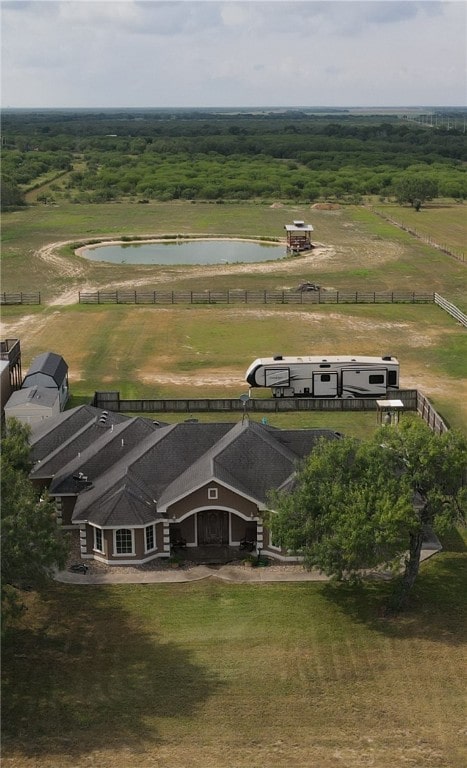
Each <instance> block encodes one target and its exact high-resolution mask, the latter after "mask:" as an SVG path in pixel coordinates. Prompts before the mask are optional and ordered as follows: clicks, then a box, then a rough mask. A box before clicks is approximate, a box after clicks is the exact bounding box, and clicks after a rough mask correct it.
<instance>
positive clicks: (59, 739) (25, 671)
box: [2, 537, 467, 768]
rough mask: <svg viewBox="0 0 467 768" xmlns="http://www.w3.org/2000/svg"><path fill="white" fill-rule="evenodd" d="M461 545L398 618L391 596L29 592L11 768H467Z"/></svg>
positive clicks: (260, 588)
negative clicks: (387, 611)
mask: <svg viewBox="0 0 467 768" xmlns="http://www.w3.org/2000/svg"><path fill="white" fill-rule="evenodd" d="M455 544H456V548H457V550H458V551H445V552H444V553H443V554H441V555H439V556H437V557H436V558H434V559H433V560H431V561H428V562H427V563H425V564H424V565H423V566H422V571H421V575H420V578H419V581H418V582H417V585H416V587H415V590H414V595H413V599H412V604H411V609H410V611H409V612H408V613H407V614H405V615H402V616H401V617H399V618H398V619H387V618H385V617H384V615H383V614H382V613H381V611H380V609H381V606H382V604H383V601H384V600H385V597H386V596H387V591H388V585H387V583H377V584H376V583H373V584H372V585H370V584H367V585H366V586H365V587H362V588H357V587H346V588H343V589H342V588H339V589H336V588H335V587H333V586H332V585H330V584H323V583H302V584H291V583H289V584H280V583H279V584H278V583H276V584H262V585H247V584H240V585H233V584H223V583H220V582H218V581H217V580H215V579H209V580H207V581H203V582H199V583H192V584H177V585H175V584H174V585H157V584H152V585H151V584H147V585H119V586H116V585H115V586H103V587H91V586H89V587H82V586H70V585H67V586H65V585H59V584H52V585H50V586H49V587H48V588H47V589H46V590H44V591H43V592H42V593H34V592H31V593H29V595H28V596H27V599H28V611H27V613H26V614H25V616H24V618H23V619H22V620H21V621H20V623H19V625H18V627H17V628H16V629H15V631H14V632H13V633H12V634H11V635H10V636H9V637H8V638H7V641H6V643H5V646H4V652H3V670H4V688H3V750H2V751H3V760H2V765H3V766H4V768H52V766H53V768H75V766H80V767H82V768H85V767H86V766H89V767H90V766H99V768H128V766H130V765H131V766H136V767H138V766H139V768H155V767H156V766H157V767H159V766H160V767H161V768H162V766H170V767H171V768H186V766H188V765H189V766H193V768H206V767H208V768H232V767H234V768H247V766H252V765H254V766H257V767H258V768H260V767H261V768H274V767H276V768H290V766H296V767H297V768H310V766H316V768H335V766H338V765H343V766H344V765H345V766H346V768H361V767H362V766H375V768H376V767H377V768H394V766H403V765H410V766H414V768H422V766H423V768H430V767H431V768H463V766H464V765H465V759H466V753H465V749H464V747H465V742H464V734H465V723H464V722H463V720H464V713H465V666H464V664H463V662H464V648H465V639H466V638H465V626H466V625H465V601H463V595H464V594H465V589H466V586H467V585H466V584H465V569H463V567H462V558H463V555H462V552H461V550H462V549H463V542H462V541H461V540H460V538H459V537H458V538H457V539H456V541H455ZM448 550H449V547H448Z"/></svg>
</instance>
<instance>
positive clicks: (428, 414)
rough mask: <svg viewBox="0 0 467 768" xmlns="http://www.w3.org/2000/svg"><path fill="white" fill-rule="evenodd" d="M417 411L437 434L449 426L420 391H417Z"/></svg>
mask: <svg viewBox="0 0 467 768" xmlns="http://www.w3.org/2000/svg"><path fill="white" fill-rule="evenodd" d="M417 413H418V414H419V416H421V417H422V419H423V421H425V422H426V423H427V424H428V426H429V427H430V429H431V430H432V431H433V432H436V433H437V434H438V435H442V434H443V432H447V431H448V429H449V427H448V425H447V424H446V422H445V421H444V420H443V419H442V418H441V416H440V415H439V413H438V412H437V411H435V409H434V408H433V406H432V404H431V403H430V401H429V400H428V398H427V397H425V395H423V394H422V393H421V392H417Z"/></svg>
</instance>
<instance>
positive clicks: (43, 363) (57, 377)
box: [21, 352, 69, 411]
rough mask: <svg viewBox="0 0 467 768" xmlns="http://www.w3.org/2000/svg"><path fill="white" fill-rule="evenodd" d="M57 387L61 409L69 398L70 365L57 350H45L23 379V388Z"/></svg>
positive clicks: (36, 358)
mask: <svg viewBox="0 0 467 768" xmlns="http://www.w3.org/2000/svg"><path fill="white" fill-rule="evenodd" d="M34 386H38V387H43V388H47V389H55V390H57V391H58V393H59V403H60V410H61V411H62V410H63V409H64V408H65V405H66V402H67V400H68V396H69V392H68V365H67V364H66V362H65V360H64V359H63V357H61V356H60V355H57V354H56V353H55V352H43V353H42V354H41V355H38V356H37V357H35V358H34V360H33V361H32V363H31V365H30V367H29V370H28V372H27V374H26V376H25V377H24V379H23V383H22V387H21V388H22V389H29V388H30V387H34Z"/></svg>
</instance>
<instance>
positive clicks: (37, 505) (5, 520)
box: [1, 419, 68, 619]
mask: <svg viewBox="0 0 467 768" xmlns="http://www.w3.org/2000/svg"><path fill="white" fill-rule="evenodd" d="M28 437H29V428H28V427H26V426H25V425H23V424H21V423H20V422H18V421H16V420H14V419H12V420H11V421H9V424H8V433H7V434H6V435H5V436H4V437H3V438H2V445H1V449H2V452H1V499H2V504H1V521H2V530H1V543H2V558H1V577H2V608H3V611H4V619H8V618H9V617H10V616H11V615H12V614H13V613H14V611H15V608H16V607H17V606H18V604H19V592H20V591H21V590H22V589H24V588H25V587H29V586H33V585H36V584H38V583H40V581H41V580H42V579H44V578H45V577H47V576H49V575H50V574H51V571H52V569H53V568H54V567H55V566H60V567H62V566H63V565H64V562H65V558H66V554H67V550H68V542H67V540H66V538H65V537H64V536H63V534H62V532H61V531H60V529H59V528H58V526H57V522H56V519H55V513H54V506H53V503H52V502H51V501H49V500H48V499H47V498H46V497H45V498H44V497H42V498H41V497H40V492H39V491H38V490H37V489H35V488H34V487H33V485H32V483H31V482H30V480H29V478H28V473H29V470H30V460H29V443H28Z"/></svg>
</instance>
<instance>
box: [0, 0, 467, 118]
mask: <svg viewBox="0 0 467 768" xmlns="http://www.w3.org/2000/svg"><path fill="white" fill-rule="evenodd" d="M0 12H1V22H2V39H1V47H2V70H1V71H2V74H1V104H2V107H3V108H7V107H23V108H78V107H80V108H86V107H87V108H112V107H128V108H137V107H154V108H161V107H165V108H167V107H240V106H242V107H263V106H271V107H273V106H284V107H294V106H305V107H313V106H333V107H339V106H374V107H383V106H419V105H425V106H447V105H451V106H465V105H466V94H467V66H466V50H467V27H466V19H467V2H466V1H465V0H455V2H448V1H445V0H441V1H438V0H421V2H418V0H401V1H399V0H364V1H363V2H361V1H360V0H316V1H315V0H288V1H287V2H283V1H282V0H249V1H247V2H243V0H242V1H240V2H238V1H237V0H234V2H230V1H229V0H221V1H220V2H219V1H218V0H195V1H194V2H193V0H165V1H164V2H159V0H1V2H0Z"/></svg>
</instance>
